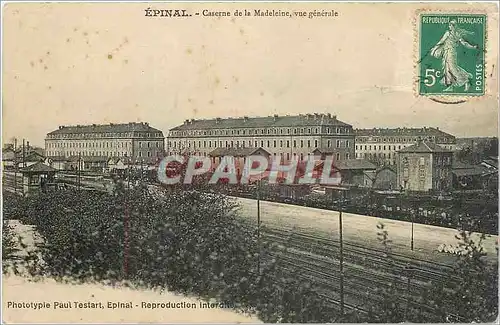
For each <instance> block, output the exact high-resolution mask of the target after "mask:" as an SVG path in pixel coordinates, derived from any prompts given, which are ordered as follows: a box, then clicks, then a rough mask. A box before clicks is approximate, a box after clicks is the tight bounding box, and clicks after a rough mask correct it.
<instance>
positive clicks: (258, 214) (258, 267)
mask: <svg viewBox="0 0 500 325" xmlns="http://www.w3.org/2000/svg"><path fill="white" fill-rule="evenodd" d="M260 182H261V179H259V180H258V181H257V247H258V249H259V255H258V264H257V273H258V274H260Z"/></svg>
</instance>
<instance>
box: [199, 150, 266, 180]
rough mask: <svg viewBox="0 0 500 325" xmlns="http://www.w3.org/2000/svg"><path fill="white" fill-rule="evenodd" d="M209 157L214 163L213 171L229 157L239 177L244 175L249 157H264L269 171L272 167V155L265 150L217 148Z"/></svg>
mask: <svg viewBox="0 0 500 325" xmlns="http://www.w3.org/2000/svg"><path fill="white" fill-rule="evenodd" d="M208 155H209V157H210V158H211V161H212V168H211V169H212V171H213V170H215V169H216V168H217V166H219V164H220V163H221V161H222V159H223V158H224V157H228V159H230V160H231V161H229V163H230V164H231V165H234V167H235V170H234V172H235V173H236V175H237V176H238V177H239V176H240V175H241V174H242V172H243V168H244V167H245V162H246V158H247V157H249V156H263V157H265V158H266V159H267V160H268V169H269V167H270V166H271V161H270V160H269V158H270V154H269V152H267V151H266V150H264V149H263V148H217V149H215V150H213V151H211V152H210V153H209V154H208Z"/></svg>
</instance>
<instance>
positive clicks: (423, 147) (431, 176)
mask: <svg viewBox="0 0 500 325" xmlns="http://www.w3.org/2000/svg"><path fill="white" fill-rule="evenodd" d="M452 160H453V152H452V151H450V150H448V149H444V148H442V147H440V146H438V145H437V144H434V143H432V142H426V141H422V140H419V141H418V142H417V143H416V144H414V145H412V146H409V147H406V148H404V149H401V150H400V151H399V152H398V165H397V173H398V185H399V186H400V188H401V189H403V190H407V191H419V192H422V191H449V190H451V188H452Z"/></svg>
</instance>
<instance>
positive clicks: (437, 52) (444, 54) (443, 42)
mask: <svg viewBox="0 0 500 325" xmlns="http://www.w3.org/2000/svg"><path fill="white" fill-rule="evenodd" d="M471 34H473V32H470V31H467V30H464V29H461V28H458V27H456V21H455V20H452V21H451V22H450V24H449V26H448V30H447V31H446V32H445V33H444V35H443V37H441V39H440V40H439V42H438V43H437V44H436V45H434V47H433V48H432V49H431V55H432V56H434V57H436V58H441V59H442V65H443V79H441V84H442V85H444V86H446V87H447V88H446V89H445V90H444V91H452V90H453V87H462V86H463V87H464V90H465V91H468V90H469V87H470V79H472V74H471V73H469V72H467V71H466V70H465V69H463V68H462V67H460V66H459V65H458V63H457V48H458V46H459V44H461V45H463V46H465V47H466V48H469V49H477V48H478V46H477V45H472V44H470V43H469V42H467V41H466V40H465V39H464V38H463V37H464V36H466V35H471Z"/></svg>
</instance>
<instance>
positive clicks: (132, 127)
mask: <svg viewBox="0 0 500 325" xmlns="http://www.w3.org/2000/svg"><path fill="white" fill-rule="evenodd" d="M126 132H161V131H160V130H158V129H155V128H153V127H151V126H150V125H149V123H146V122H141V123H136V122H131V123H121V124H120V123H119V124H114V123H110V124H92V125H71V126H64V125H62V126H59V128H58V129H57V130H54V131H52V132H49V133H47V135H56V134H81V133H126ZM162 136H163V133H162Z"/></svg>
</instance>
